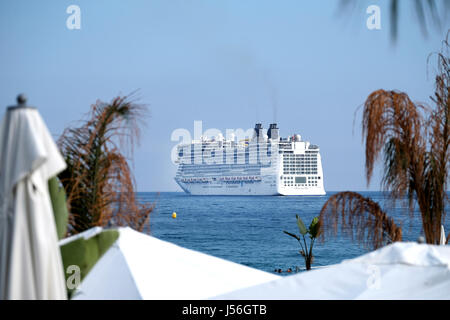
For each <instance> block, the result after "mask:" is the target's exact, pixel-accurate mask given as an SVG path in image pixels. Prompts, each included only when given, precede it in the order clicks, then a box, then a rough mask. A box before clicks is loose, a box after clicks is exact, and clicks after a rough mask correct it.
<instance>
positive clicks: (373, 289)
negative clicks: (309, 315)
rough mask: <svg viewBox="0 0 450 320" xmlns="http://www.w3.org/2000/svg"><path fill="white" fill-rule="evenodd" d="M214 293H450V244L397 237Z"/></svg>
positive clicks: (274, 296)
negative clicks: (357, 253) (336, 259)
mask: <svg viewBox="0 0 450 320" xmlns="http://www.w3.org/2000/svg"><path fill="white" fill-rule="evenodd" d="M215 299H225V300H228V299H236V300H242V299H243V300H250V299H251V300H254V299H256V300H288V299H296V300H297V299H298V300H308V299H338V300H342V299H369V300H372V299H373V300H375V299H386V300H389V299H390V300H397V299H401V300H404V299H409V300H414V299H446V300H448V299H450V248H449V247H448V246H437V245H428V244H418V243H411V242H407V243H404V242H396V243H393V244H391V245H388V246H386V247H383V248H381V249H378V250H376V251H374V252H371V253H368V254H365V255H363V256H361V257H358V258H355V259H351V260H347V261H344V262H342V263H339V264H336V265H332V266H329V267H326V268H321V269H318V270H312V271H306V272H302V273H300V274H297V275H292V276H288V277H285V278H282V279H280V280H275V281H272V282H268V283H265V284H261V285H257V286H254V287H251V288H246V289H242V290H236V291H234V292H231V293H227V294H224V295H219V296H217V297H215Z"/></svg>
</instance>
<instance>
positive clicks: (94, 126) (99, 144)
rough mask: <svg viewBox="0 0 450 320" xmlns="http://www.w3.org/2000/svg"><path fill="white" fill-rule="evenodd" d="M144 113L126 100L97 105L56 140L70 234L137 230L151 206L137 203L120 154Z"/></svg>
mask: <svg viewBox="0 0 450 320" xmlns="http://www.w3.org/2000/svg"><path fill="white" fill-rule="evenodd" d="M144 112H145V107H144V106H142V105H139V104H136V103H134V102H133V101H131V100H130V97H127V96H126V97H117V98H115V99H114V100H113V101H112V102H111V103H103V102H101V101H98V102H97V103H96V104H94V105H93V106H92V107H91V112H90V113H89V115H88V118H87V120H85V121H83V122H82V123H81V124H80V126H78V127H74V128H68V129H67V130H65V132H64V133H63V135H62V136H61V137H60V139H59V141H58V144H59V147H60V149H61V151H62V153H63V155H64V157H65V159H66V163H67V169H66V170H65V171H64V172H62V173H61V174H60V179H61V182H62V184H63V185H64V188H65V190H66V193H67V199H68V204H69V208H70V210H69V211H70V216H69V222H70V225H71V232H72V233H78V232H81V231H84V230H86V229H88V228H91V227H93V226H103V227H104V226H111V225H114V226H130V227H133V228H135V229H137V230H142V228H143V227H144V226H145V224H146V223H147V221H148V219H149V216H150V213H151V212H152V210H153V206H152V205H148V204H146V205H142V204H139V203H137V201H136V199H135V192H134V190H135V181H134V178H133V175H132V172H131V170H130V167H129V164H128V161H127V158H126V156H125V155H124V154H123V153H122V152H121V149H126V150H125V152H126V153H128V154H129V153H131V152H132V151H133V150H132V149H133V146H134V144H135V142H136V141H137V139H138V138H139V124H140V123H139V122H140V121H141V119H142V114H143V113H144Z"/></svg>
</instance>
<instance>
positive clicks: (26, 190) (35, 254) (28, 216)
mask: <svg viewBox="0 0 450 320" xmlns="http://www.w3.org/2000/svg"><path fill="white" fill-rule="evenodd" d="M18 102H19V105H18V106H17V107H10V108H8V111H7V113H6V115H5V116H4V118H3V120H2V122H1V124H0V152H1V156H0V241H1V243H0V250H1V255H0V299H66V298H67V293H66V288H65V279H64V270H63V265H62V261H61V255H60V251H59V247H58V236H57V231H56V226H55V220H54V215H53V208H52V205H51V200H50V196H49V193H48V180H49V179H50V178H51V177H53V176H55V175H57V174H58V173H59V172H61V171H62V170H64V169H65V167H66V164H65V162H64V159H63V158H62V156H61V154H60V153H59V151H58V149H57V147H56V145H55V142H54V141H53V138H52V136H51V135H50V133H49V131H48V129H47V127H46V125H45V123H44V121H43V120H42V118H41V116H40V115H39V112H38V111H37V110H36V109H35V108H31V107H26V106H25V103H26V100H25V98H24V97H23V96H19V98H18Z"/></svg>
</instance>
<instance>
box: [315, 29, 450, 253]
mask: <svg viewBox="0 0 450 320" xmlns="http://www.w3.org/2000/svg"><path fill="white" fill-rule="evenodd" d="M449 34H450V33H449ZM449 49H450V47H449V37H448V35H447V39H446V40H445V41H443V48H442V50H441V52H439V53H437V54H435V55H434V56H436V57H437V64H438V69H437V76H436V78H435V93H434V96H432V97H431V100H432V101H433V102H434V104H435V108H434V109H431V108H428V107H426V106H424V105H419V104H415V103H413V102H412V101H411V99H410V98H409V97H408V95H407V94H406V93H402V92H397V91H386V90H378V91H375V92H373V93H372V94H371V95H370V96H369V97H368V98H367V100H366V102H365V104H364V110H363V119H362V134H363V139H365V158H366V163H365V171H366V180H367V183H368V184H369V183H370V179H371V177H372V173H373V169H374V165H375V163H376V162H377V160H378V158H379V156H380V155H381V154H382V155H383V156H384V176H383V179H382V187H383V190H385V191H389V195H390V197H391V199H392V200H394V201H395V200H399V199H403V198H404V197H406V198H407V199H408V207H409V209H410V212H411V214H412V213H413V212H414V206H415V204H416V203H417V205H418V208H419V211H420V213H421V218H422V226H423V232H424V234H425V239H426V242H427V243H429V244H438V243H439V239H440V232H441V231H440V230H441V224H443V221H444V220H445V204H446V203H447V202H448V201H449V199H448V196H447V193H446V190H447V185H448V178H449V173H448V171H449V163H450V99H449V98H450V97H449V96H450V68H449V65H450V56H449ZM432 56H433V55H430V57H432ZM320 219H321V222H322V226H323V229H324V230H327V232H324V233H322V237H323V236H324V235H325V234H330V232H331V233H334V234H336V232H337V227H338V224H339V222H340V223H341V224H342V230H343V231H344V232H346V233H350V234H351V235H352V236H354V235H356V236H357V237H358V240H359V241H360V242H365V243H366V244H367V243H369V244H370V245H371V246H372V247H373V248H374V249H376V248H378V247H380V246H382V245H384V244H386V243H387V242H391V241H401V240H402V232H401V228H400V227H398V226H397V225H396V224H395V223H394V220H393V219H392V218H389V217H388V215H387V214H386V213H385V212H384V211H383V210H382V209H381V207H380V206H379V205H378V204H377V203H376V202H374V201H373V200H371V199H369V198H366V197H364V196H362V195H360V194H358V193H355V192H340V193H337V194H335V195H333V196H332V197H330V198H329V199H328V201H327V202H326V203H325V205H324V206H323V208H322V210H321V213H320ZM447 242H448V238H447Z"/></svg>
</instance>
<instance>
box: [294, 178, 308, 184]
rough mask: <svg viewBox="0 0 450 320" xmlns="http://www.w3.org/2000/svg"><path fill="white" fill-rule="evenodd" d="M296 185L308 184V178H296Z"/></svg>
mask: <svg viewBox="0 0 450 320" xmlns="http://www.w3.org/2000/svg"><path fill="white" fill-rule="evenodd" d="M295 183H306V177H295Z"/></svg>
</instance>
